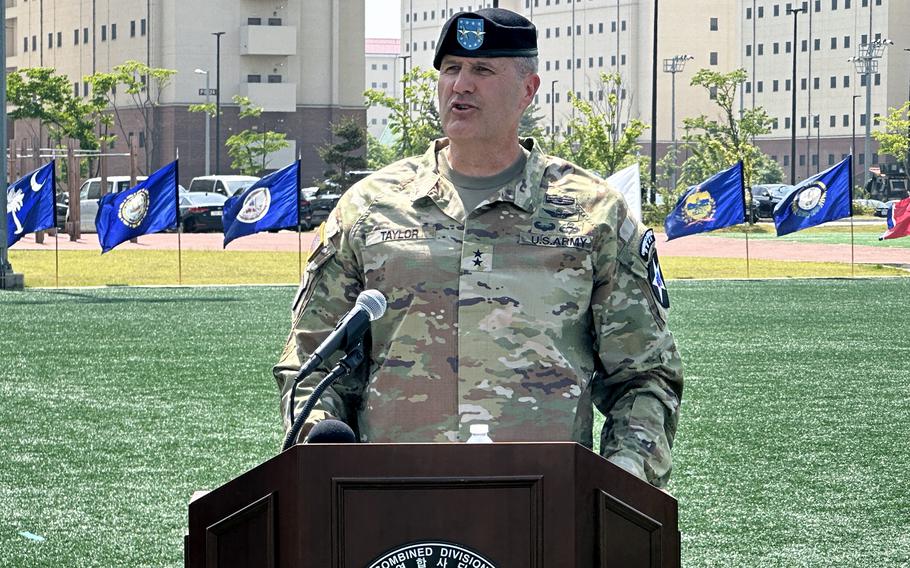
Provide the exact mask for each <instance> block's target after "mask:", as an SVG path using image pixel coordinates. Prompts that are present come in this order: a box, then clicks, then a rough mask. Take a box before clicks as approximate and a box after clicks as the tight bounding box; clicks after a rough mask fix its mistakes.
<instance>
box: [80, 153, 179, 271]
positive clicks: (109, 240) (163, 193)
mask: <svg viewBox="0 0 910 568" xmlns="http://www.w3.org/2000/svg"><path fill="white" fill-rule="evenodd" d="M179 207H180V205H179V201H178V199H177V161H176V160H175V161H173V162H171V163H170V164H168V165H166V166H164V167H163V168H161V169H160V170H158V171H156V172H155V173H153V174H152V175H150V176H149V177H148V179H146V180H144V181H141V182H139V183H138V184H137V185H136V186H135V187H131V188H130V189H127V190H125V191H121V192H119V193H108V194H107V195H105V196H103V197H102V198H101V199H100V200H99V201H98V214H97V215H96V216H95V228H96V229H97V230H98V241H99V242H100V243H101V252H102V254H103V253H106V252H107V251H109V250H111V249H113V248H114V247H116V246H117V245H119V244H120V243H122V242H123V241H128V240H130V239H134V238H136V237H139V236H142V235H150V234H152V233H157V232H160V231H164V230H165V229H175V228H177V222H178V217H179V213H178V211H179Z"/></svg>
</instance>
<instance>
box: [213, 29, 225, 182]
mask: <svg viewBox="0 0 910 568" xmlns="http://www.w3.org/2000/svg"><path fill="white" fill-rule="evenodd" d="M212 35H213V36H215V173H220V172H221V36H223V35H224V32H212Z"/></svg>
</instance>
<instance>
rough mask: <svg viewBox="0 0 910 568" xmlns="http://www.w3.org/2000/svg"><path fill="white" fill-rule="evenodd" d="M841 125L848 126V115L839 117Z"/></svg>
mask: <svg viewBox="0 0 910 568" xmlns="http://www.w3.org/2000/svg"><path fill="white" fill-rule="evenodd" d="M841 125H843V126H850V115H849V114H845V115H844V116H842V117H841Z"/></svg>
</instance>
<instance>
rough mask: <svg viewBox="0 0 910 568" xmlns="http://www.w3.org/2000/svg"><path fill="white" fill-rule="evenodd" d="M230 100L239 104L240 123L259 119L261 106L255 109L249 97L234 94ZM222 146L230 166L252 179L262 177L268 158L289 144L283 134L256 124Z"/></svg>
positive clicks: (232, 136) (235, 135)
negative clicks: (257, 176)
mask: <svg viewBox="0 0 910 568" xmlns="http://www.w3.org/2000/svg"><path fill="white" fill-rule="evenodd" d="M233 101H234V103H236V104H238V105H240V113H239V115H238V116H239V117H240V119H241V120H242V119H251V118H259V117H261V116H262V111H263V109H262V107H258V106H255V105H254V104H253V103H252V101H250V99H249V97H242V96H240V95H234V97H233ZM199 106H203V107H204V106H205V105H199ZM224 145H225V146H227V151H228V155H229V156H230V157H231V159H232V162H231V167H232V168H234V169H235V170H237V171H239V172H240V173H241V174H243V175H249V176H253V175H259V174H261V173H262V172H263V171H264V170H266V169H267V168H268V167H269V165H270V161H269V155H271V154H272V153H273V152H277V151H278V150H281V149H284V148H287V147H288V146H289V145H290V142H288V140H287V135H286V134H284V133H283V132H272V131H268V130H265V129H260V127H259V126H258V125H256V126H252V127H250V128H247V129H246V130H241V131H240V132H238V133H237V134H233V135H231V136H229V137H228V139H227V140H225V141H224Z"/></svg>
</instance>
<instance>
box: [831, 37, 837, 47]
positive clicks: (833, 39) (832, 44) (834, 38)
mask: <svg viewBox="0 0 910 568" xmlns="http://www.w3.org/2000/svg"><path fill="white" fill-rule="evenodd" d="M831 49H837V38H836V37H833V38H831Z"/></svg>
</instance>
